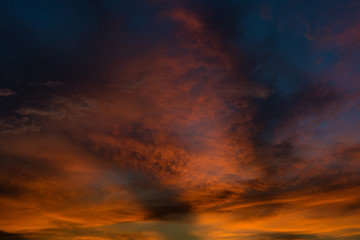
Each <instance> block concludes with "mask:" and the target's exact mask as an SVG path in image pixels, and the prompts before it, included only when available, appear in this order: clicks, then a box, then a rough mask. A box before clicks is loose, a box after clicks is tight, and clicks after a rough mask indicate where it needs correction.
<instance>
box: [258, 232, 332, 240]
mask: <svg viewBox="0 0 360 240" xmlns="http://www.w3.org/2000/svg"><path fill="white" fill-rule="evenodd" d="M254 239H259V240H260V239H261V240H299V239H301V240H335V239H336V238H329V237H321V236H318V235H316V234H301V233H286V232H273V233H261V234H258V235H257V236H255V237H254Z"/></svg>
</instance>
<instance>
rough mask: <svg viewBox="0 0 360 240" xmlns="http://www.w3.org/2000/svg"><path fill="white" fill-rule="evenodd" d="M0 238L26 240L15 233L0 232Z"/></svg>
mask: <svg viewBox="0 0 360 240" xmlns="http://www.w3.org/2000/svg"><path fill="white" fill-rule="evenodd" d="M0 238H1V239H4V240H5V239H10V240H27V239H28V238H25V237H24V236H23V235H22V234H17V233H8V232H3V231H0Z"/></svg>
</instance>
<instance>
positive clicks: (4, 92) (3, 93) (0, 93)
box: [0, 88, 17, 97]
mask: <svg viewBox="0 0 360 240" xmlns="http://www.w3.org/2000/svg"><path fill="white" fill-rule="evenodd" d="M16 94H17V93H16V92H14V91H12V90H10V89H8V88H0V97H8V96H13V95H16Z"/></svg>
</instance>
